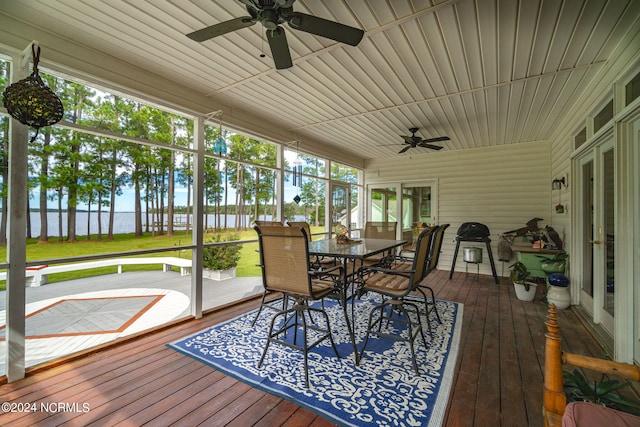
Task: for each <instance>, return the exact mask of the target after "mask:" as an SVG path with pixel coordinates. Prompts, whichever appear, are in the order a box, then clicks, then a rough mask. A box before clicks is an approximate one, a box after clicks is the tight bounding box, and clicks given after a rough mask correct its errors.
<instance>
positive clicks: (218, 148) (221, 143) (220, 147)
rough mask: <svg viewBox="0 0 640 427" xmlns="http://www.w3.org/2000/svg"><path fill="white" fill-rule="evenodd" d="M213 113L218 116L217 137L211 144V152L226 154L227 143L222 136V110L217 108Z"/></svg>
mask: <svg viewBox="0 0 640 427" xmlns="http://www.w3.org/2000/svg"><path fill="white" fill-rule="evenodd" d="M213 115H215V116H218V118H219V119H218V126H219V129H218V137H217V138H216V140H215V142H214V144H213V153H214V154H218V155H220V156H222V155H225V154H227V143H226V141H225V140H224V137H223V136H222V110H218V111H216V112H215V113H213Z"/></svg>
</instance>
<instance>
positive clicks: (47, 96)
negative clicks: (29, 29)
mask: <svg viewBox="0 0 640 427" xmlns="http://www.w3.org/2000/svg"><path fill="white" fill-rule="evenodd" d="M31 52H32V54H33V72H32V73H31V75H29V76H28V77H27V78H24V79H22V80H20V81H19V82H16V83H13V84H12V85H9V86H8V87H7V88H6V89H5V90H4V93H3V97H4V106H5V108H6V109H7V112H8V113H9V114H10V115H11V117H13V118H14V119H16V120H18V121H19V122H20V123H22V124H23V125H27V126H31V127H33V128H35V129H36V136H37V135H38V131H39V129H40V128H41V127H44V126H51V125H53V124H55V123H58V122H59V121H60V120H61V119H62V116H63V114H64V107H63V106H62V102H61V101H60V98H58V96H57V95H56V94H55V93H54V92H53V91H52V90H51V89H50V88H49V86H47V85H46V84H45V83H44V82H43V81H42V78H40V74H39V73H38V62H39V61H40V46H36V45H35V44H33V45H31ZM35 138H36V137H35V136H34V137H33V139H35ZM33 139H32V141H33Z"/></svg>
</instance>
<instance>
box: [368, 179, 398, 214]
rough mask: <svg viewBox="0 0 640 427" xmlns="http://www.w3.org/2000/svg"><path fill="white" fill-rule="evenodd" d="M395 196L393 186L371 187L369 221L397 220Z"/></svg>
mask: <svg viewBox="0 0 640 427" xmlns="http://www.w3.org/2000/svg"><path fill="white" fill-rule="evenodd" d="M396 200H397V196H396V189H395V187H389V188H372V189H371V215H370V218H371V221H385V222H394V221H397V220H398V218H397V212H398V207H397V203H396Z"/></svg>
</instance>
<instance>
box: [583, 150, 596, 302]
mask: <svg viewBox="0 0 640 427" xmlns="http://www.w3.org/2000/svg"><path fill="white" fill-rule="evenodd" d="M582 212H583V218H582V224H583V229H582V235H583V236H584V238H583V239H582V244H583V248H582V249H583V250H582V252H583V257H582V271H583V277H582V290H583V291H584V292H585V293H586V294H587V295H589V296H591V297H592V298H593V247H592V244H591V243H590V241H593V240H595V236H594V223H593V222H594V218H593V161H589V162H587V163H585V164H584V165H583V166H582Z"/></svg>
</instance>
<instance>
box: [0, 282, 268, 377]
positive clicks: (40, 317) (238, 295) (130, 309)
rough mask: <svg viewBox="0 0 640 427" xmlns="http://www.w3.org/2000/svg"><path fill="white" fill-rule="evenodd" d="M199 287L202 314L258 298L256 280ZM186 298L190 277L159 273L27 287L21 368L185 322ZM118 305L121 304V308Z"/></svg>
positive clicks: (1, 367) (0, 346)
mask: <svg viewBox="0 0 640 427" xmlns="http://www.w3.org/2000/svg"><path fill="white" fill-rule="evenodd" d="M203 282H204V287H203V309H204V310H208V309H212V308H215V307H220V306H224V305H226V304H229V303H232V302H234V301H237V300H241V299H244V298H248V297H251V296H255V295H259V294H261V293H262V279H261V278H260V277H243V278H235V279H229V280H224V281H219V282H218V281H214V280H209V279H203ZM190 294H191V276H181V275H180V273H177V272H163V271H140V272H130V273H122V274H107V275H102V276H95V277H89V278H82V279H75V280H69V281H65V282H57V283H50V284H47V285H44V286H40V287H28V288H26V298H27V309H26V314H27V340H26V366H27V367H30V366H34V365H37V364H39V363H42V362H45V361H47V360H52V359H54V358H57V357H60V356H64V355H67V354H71V353H74V352H76V351H80V350H84V349H87V348H90V347H93V346H97V345H100V344H104V343H107V342H109V341H112V340H114V339H117V338H120V337H124V336H127V335H131V334H134V333H137V332H141V331H144V330H147V329H149V328H153V327H155V326H158V325H161V324H163V323H167V322H170V321H173V320H176V319H180V318H182V317H186V316H188V315H189V313H190ZM5 296H6V292H5V291H0V319H2V320H1V321H0V328H2V329H4V326H5V321H4V319H5V313H6V298H5ZM125 298H126V300H125ZM136 299H137V300H139V301H138V303H137V304H136V303H135V301H136ZM114 302H115V303H117V304H116V305H114V304H113V303H114ZM122 302H126V304H127V305H126V306H125V307H126V309H123V305H122ZM0 335H1V336H0V357H1V359H0V375H1V374H4V373H5V363H4V358H5V353H6V341H5V336H4V330H2V334H0Z"/></svg>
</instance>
